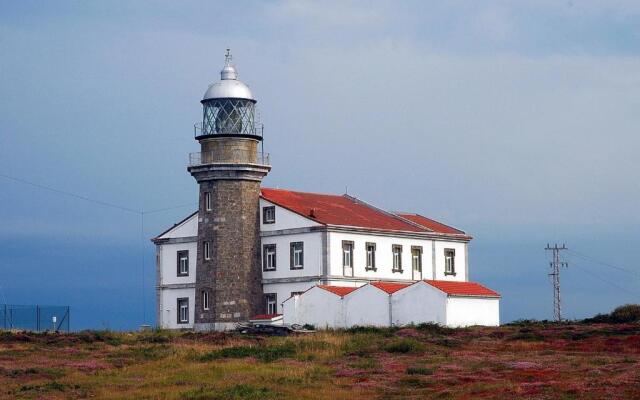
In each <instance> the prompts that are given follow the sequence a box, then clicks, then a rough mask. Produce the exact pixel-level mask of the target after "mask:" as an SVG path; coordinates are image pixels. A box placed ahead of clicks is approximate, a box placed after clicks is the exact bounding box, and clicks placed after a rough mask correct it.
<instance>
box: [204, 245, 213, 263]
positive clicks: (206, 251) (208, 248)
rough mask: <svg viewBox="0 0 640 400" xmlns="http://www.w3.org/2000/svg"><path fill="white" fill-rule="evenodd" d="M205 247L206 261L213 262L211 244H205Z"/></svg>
mask: <svg viewBox="0 0 640 400" xmlns="http://www.w3.org/2000/svg"><path fill="white" fill-rule="evenodd" d="M203 245H204V246H203V247H204V259H205V260H211V249H210V245H209V242H204V243H203Z"/></svg>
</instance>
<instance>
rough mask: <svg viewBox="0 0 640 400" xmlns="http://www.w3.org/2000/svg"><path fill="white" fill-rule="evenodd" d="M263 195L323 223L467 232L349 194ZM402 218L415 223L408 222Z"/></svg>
mask: <svg viewBox="0 0 640 400" xmlns="http://www.w3.org/2000/svg"><path fill="white" fill-rule="evenodd" d="M261 194H262V198H264V199H265V200H268V201H270V202H272V203H274V204H277V205H279V206H281V207H284V208H286V209H288V210H290V211H293V212H295V213H297V214H300V215H302V216H304V217H306V218H310V219H313V220H315V221H316V222H318V223H320V224H324V225H342V226H354V227H360V228H369V229H379V230H389V231H406V232H424V233H427V232H431V231H433V232H437V233H449V234H461V233H464V232H462V231H459V230H457V229H453V228H451V227H448V226H446V225H444V224H440V223H438V222H436V221H432V220H429V219H427V218H424V217H420V218H421V221H422V222H415V221H413V220H412V219H411V218H407V217H404V215H403V216H402V218H400V217H399V216H398V215H395V214H393V213H389V212H385V211H383V210H380V209H378V208H376V207H373V206H371V205H369V204H366V203H365V202H362V201H360V200H358V199H355V198H353V197H350V196H347V195H342V196H338V195H332V194H319V193H306V192H294V191H291V190H283V189H268V188H262V191H261ZM413 215H415V214H413ZM403 218H406V219H408V220H410V221H411V222H413V223H410V222H407V221H406V220H404V219H403ZM425 221H428V223H427V222H425Z"/></svg>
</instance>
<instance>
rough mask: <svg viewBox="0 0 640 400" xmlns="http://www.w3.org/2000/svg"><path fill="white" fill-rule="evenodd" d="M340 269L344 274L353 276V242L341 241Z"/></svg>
mask: <svg viewBox="0 0 640 400" xmlns="http://www.w3.org/2000/svg"><path fill="white" fill-rule="evenodd" d="M342 271H343V274H344V275H345V276H353V242H350V241H347V240H343V241H342Z"/></svg>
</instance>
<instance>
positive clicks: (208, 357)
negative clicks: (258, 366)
mask: <svg viewBox="0 0 640 400" xmlns="http://www.w3.org/2000/svg"><path fill="white" fill-rule="evenodd" d="M295 354H296V348H295V346H294V344H293V343H289V342H288V343H284V344H281V345H277V346H268V347H260V346H233V347H225V348H224V349H220V350H216V351H212V352H209V353H205V354H202V355H201V356H199V357H198V358H197V359H198V361H203V362H206V361H212V360H219V359H222V358H246V357H255V358H257V359H258V360H261V361H264V362H270V361H275V360H278V359H280V358H287V357H292V356H294V355H295Z"/></svg>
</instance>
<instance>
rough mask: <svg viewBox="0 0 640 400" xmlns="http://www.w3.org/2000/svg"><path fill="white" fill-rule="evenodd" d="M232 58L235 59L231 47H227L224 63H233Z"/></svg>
mask: <svg viewBox="0 0 640 400" xmlns="http://www.w3.org/2000/svg"><path fill="white" fill-rule="evenodd" d="M231 60H233V56H232V55H231V49H230V48H228V47H227V54H225V55H224V63H225V64H226V65H231Z"/></svg>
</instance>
